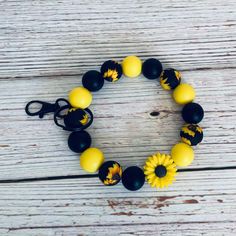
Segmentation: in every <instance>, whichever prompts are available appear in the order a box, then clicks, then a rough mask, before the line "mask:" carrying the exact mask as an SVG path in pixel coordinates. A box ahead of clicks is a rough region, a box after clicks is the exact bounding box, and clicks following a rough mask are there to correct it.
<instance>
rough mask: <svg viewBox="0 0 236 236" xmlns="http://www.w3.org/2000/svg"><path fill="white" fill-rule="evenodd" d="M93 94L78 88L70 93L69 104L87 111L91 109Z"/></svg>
mask: <svg viewBox="0 0 236 236" xmlns="http://www.w3.org/2000/svg"><path fill="white" fill-rule="evenodd" d="M92 99H93V97H92V94H91V93H90V92H89V90H88V89H86V88H83V87H76V88H74V89H72V90H71V91H70V93H69V102H70V104H71V106H72V107H75V108H81V109H85V108H87V107H89V105H90V104H91V102H92Z"/></svg>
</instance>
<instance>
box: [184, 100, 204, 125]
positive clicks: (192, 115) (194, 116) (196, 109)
mask: <svg viewBox="0 0 236 236" xmlns="http://www.w3.org/2000/svg"><path fill="white" fill-rule="evenodd" d="M182 117H183V119H184V121H185V122H186V123H190V124H197V123H199V122H200V121H201V120H202V119H203V117H204V111H203V109H202V107H201V106H200V105H199V104H198V103H194V102H191V103H188V104H186V105H185V106H184V108H183V110H182Z"/></svg>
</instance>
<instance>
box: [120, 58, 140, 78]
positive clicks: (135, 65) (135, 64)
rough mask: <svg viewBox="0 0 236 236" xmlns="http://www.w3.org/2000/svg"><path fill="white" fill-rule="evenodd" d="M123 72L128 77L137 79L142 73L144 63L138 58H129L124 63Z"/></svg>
mask: <svg viewBox="0 0 236 236" xmlns="http://www.w3.org/2000/svg"><path fill="white" fill-rule="evenodd" d="M122 70H123V74H124V75H125V76H127V77H130V78H134V77H137V76H139V75H140V74H141V72H142V61H141V60H140V59H139V58H138V57H136V56H128V57H126V58H125V59H124V60H123V62H122Z"/></svg>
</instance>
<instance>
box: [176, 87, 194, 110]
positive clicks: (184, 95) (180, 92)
mask: <svg viewBox="0 0 236 236" xmlns="http://www.w3.org/2000/svg"><path fill="white" fill-rule="evenodd" d="M173 98H174V100H175V102H176V103H178V104H181V105H183V104H187V103H189V102H192V101H193V100H194V98H195V91H194V88H193V87H192V86H191V85H189V84H180V85H179V86H177V87H176V88H175V90H174V92H173Z"/></svg>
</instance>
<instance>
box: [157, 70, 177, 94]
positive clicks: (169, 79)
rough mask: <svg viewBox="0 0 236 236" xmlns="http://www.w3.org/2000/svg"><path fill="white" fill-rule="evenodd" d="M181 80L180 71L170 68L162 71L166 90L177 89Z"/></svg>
mask: <svg viewBox="0 0 236 236" xmlns="http://www.w3.org/2000/svg"><path fill="white" fill-rule="evenodd" d="M180 82H181V74H180V72H179V71H177V70H175V69H173V68H168V69H165V70H164V71H162V73H161V75H160V84H161V87H162V88H163V89H165V90H171V89H175V88H176V87H177V86H178V85H179V84H180Z"/></svg>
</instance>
